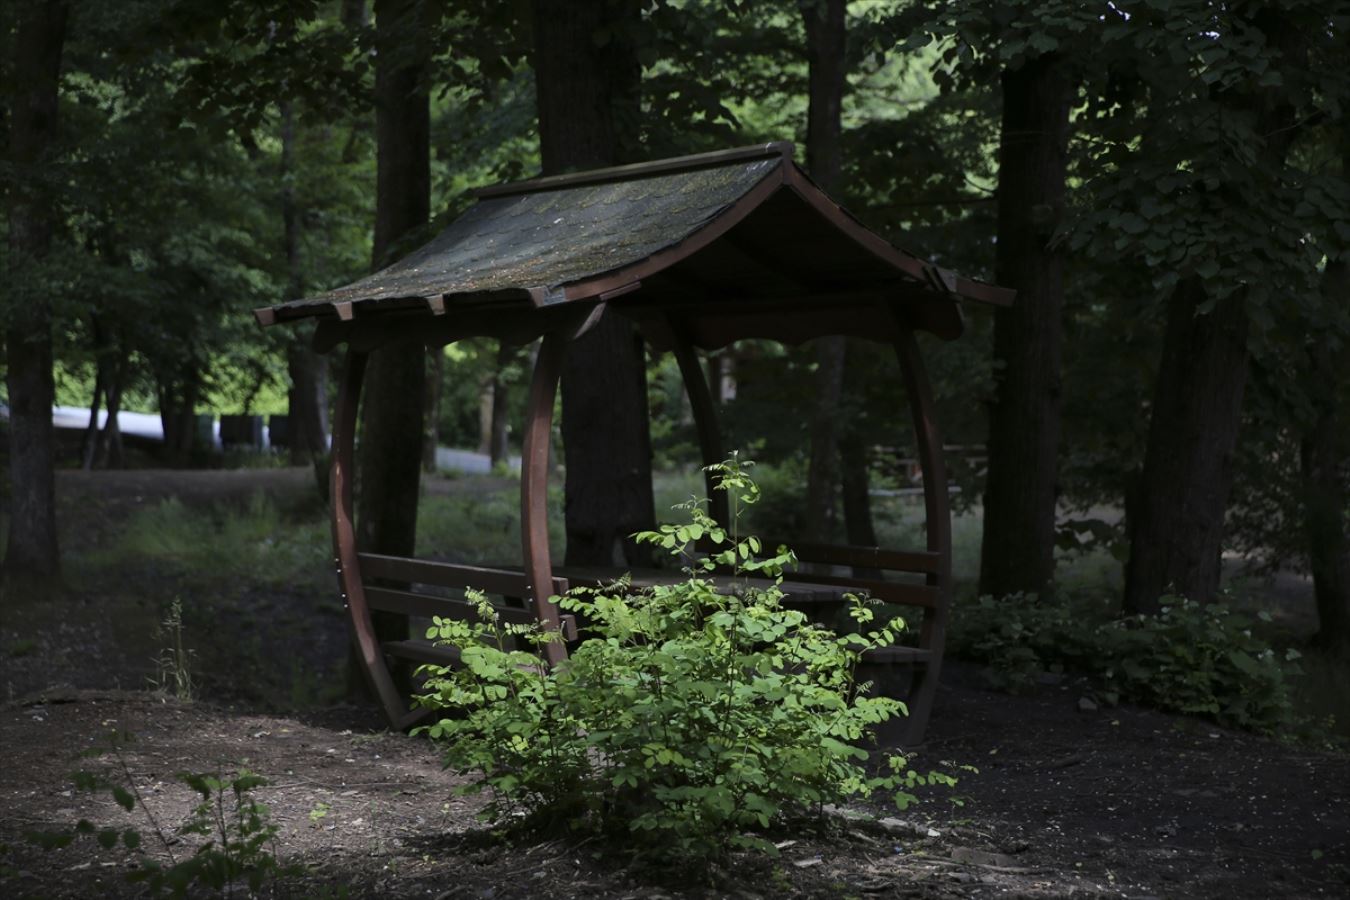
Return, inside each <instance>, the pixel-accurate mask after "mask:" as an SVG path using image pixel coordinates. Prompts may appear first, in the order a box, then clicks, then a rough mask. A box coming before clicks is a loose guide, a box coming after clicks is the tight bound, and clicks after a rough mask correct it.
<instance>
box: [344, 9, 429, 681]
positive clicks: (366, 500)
mask: <svg viewBox="0 0 1350 900" xmlns="http://www.w3.org/2000/svg"><path fill="white" fill-rule="evenodd" d="M426 20H427V16H426V12H425V9H424V5H423V3H422V2H421V0H377V2H376V3H375V50H376V52H375V137H376V146H377V160H376V198H375V207H376V208H375V245H374V252H373V254H372V255H373V267H374V268H375V269H381V268H383V267H384V266H386V265H387V264H389V263H390V262H392V261H393V258H394V257H395V256H396V255H397V251H398V249H399V241H400V239H405V238H406V237H407V236H408V235H409V234H410V233H412V232H416V231H418V230H419V229H422V228H424V227H425V226H426V223H427V220H428V217H429V211H430V203H431V200H430V196H431V161H430V160H431V157H430V128H431V113H430V102H429V98H428V93H427V65H428V59H429V52H428V51H429V47H428V45H427V41H426V33H427V29H426V27H425V26H426V24H427V21H426ZM425 390H426V348H425V347H424V346H423V345H421V344H412V345H408V346H402V345H400V346H391V347H385V348H381V349H379V350H376V351H375V352H373V353H372V354H371V355H370V362H369V368H368V369H367V374H366V390H365V402H364V403H363V404H362V405H361V413H362V420H361V423H362V432H361V460H360V471H359V486H360V493H359V495H358V498H357V531H356V540H357V545H358V546H359V547H360V548H361V550H362V551H364V552H369V553H385V554H389V555H391V556H412V555H413V553H414V550H415V549H416V543H417V498H418V488H419V486H420V483H421V477H422V408H423V392H424V391H425ZM373 618H374V626H375V632H376V635H377V636H378V637H379V639H380V640H382V641H386V640H402V639H405V638H406V637H407V635H408V620H407V617H406V616H398V615H390V614H376V615H375V616H373ZM349 669H350V672H349V678H348V683H349V687H353V688H355V687H357V686H358V685H363V684H364V681H363V679H362V678H361V677H360V675H359V671H360V669H359V667H357V666H350V667H349ZM395 677H396V678H398V679H399V680H400V681H402V682H404V686H406V682H407V680H408V679H407V673H406V672H402V671H401V672H397V673H395Z"/></svg>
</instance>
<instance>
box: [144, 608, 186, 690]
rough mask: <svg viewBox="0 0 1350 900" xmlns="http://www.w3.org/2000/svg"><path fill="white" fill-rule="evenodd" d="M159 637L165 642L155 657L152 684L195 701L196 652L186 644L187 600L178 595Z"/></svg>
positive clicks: (160, 629)
mask: <svg viewBox="0 0 1350 900" xmlns="http://www.w3.org/2000/svg"><path fill="white" fill-rule="evenodd" d="M155 638H156V639H157V640H159V641H161V642H163V643H164V647H163V649H162V650H160V651H159V656H158V657H156V658H155V673H154V674H153V675H152V676H150V685H151V687H153V688H154V689H155V690H157V691H161V692H163V693H165V694H169V695H171V696H173V697H174V699H176V700H180V701H182V702H184V703H189V702H191V701H192V697H193V693H194V686H193V681H192V670H193V665H192V658H193V656H194V652H193V651H192V650H191V649H189V648H188V647H187V646H186V645H185V644H184V643H183V601H182V600H181V599H179V598H177V597H175V598H174V599H173V602H172V603H171V604H169V611H168V613H167V614H166V615H165V616H164V618H163V619H162V620H161V621H160V623H159V627H158V628H156V629H155Z"/></svg>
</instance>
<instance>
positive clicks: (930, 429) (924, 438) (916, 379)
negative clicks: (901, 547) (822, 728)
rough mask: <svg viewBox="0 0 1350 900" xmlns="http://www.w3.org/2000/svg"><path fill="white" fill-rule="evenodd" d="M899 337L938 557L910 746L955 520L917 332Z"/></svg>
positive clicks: (929, 694)
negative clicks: (933, 600)
mask: <svg viewBox="0 0 1350 900" xmlns="http://www.w3.org/2000/svg"><path fill="white" fill-rule="evenodd" d="M897 324H898V325H899V328H900V334H899V337H898V338H897V339H896V341H895V355H896V357H897V358H898V359H899V361H900V372H901V374H902V375H903V376H904V379H905V393H907V394H908V395H909V408H910V412H911V413H912V415H913V417H914V435H915V439H916V441H917V444H918V454H919V466H920V468H921V469H922V470H923V506H924V514H925V517H926V519H927V521H926V522H925V526H924V531H925V532H926V534H927V537H928V549H929V551H931V552H933V553H936V554H937V555H938V565H937V571H936V572H930V573H929V574H928V576H927V581H928V584H929V585H930V586H932V587H935V588H937V592H938V596H937V603H936V604H935V605H934V607H933V608H932V609H930V610H926V611H925V613H924V619H923V626H922V630H921V631H920V635H919V641H920V644H921V646H923V647H925V648H928V649H929V650H931V652H932V656H931V658H930V660H929V662H928V665H927V666H924V667H922V668H916V670H915V673H914V678H915V679H916V681H915V683H914V685H913V687H912V688H911V691H910V697H911V700H910V706H909V721H908V725H907V729H906V734H907V736H906V739H905V743H906V744H915V743H918V742H919V741H920V740H921V739H922V735H923V733H924V730H925V729H926V728H927V726H928V716H929V714H930V713H931V712H932V711H933V698H934V696H935V694H936V692H937V682H938V674H939V672H940V670H941V668H942V647H943V641H944V640H945V638H946V631H947V615H948V611H949V609H950V607H951V600H952V519H951V508H950V503H949V500H948V497H947V466H946V464H945V462H944V461H943V459H942V436H941V434H940V433H939V431H938V426H937V419H936V416H935V411H934V408H933V391H932V388H931V387H930V385H929V383H928V375H927V373H926V372H925V371H924V367H923V358H922V357H921V356H920V355H919V345H918V343H917V342H916V341H915V340H914V332H913V331H912V330H911V329H910V328H909V326H908V325H906V324H905V323H903V322H899V323H897Z"/></svg>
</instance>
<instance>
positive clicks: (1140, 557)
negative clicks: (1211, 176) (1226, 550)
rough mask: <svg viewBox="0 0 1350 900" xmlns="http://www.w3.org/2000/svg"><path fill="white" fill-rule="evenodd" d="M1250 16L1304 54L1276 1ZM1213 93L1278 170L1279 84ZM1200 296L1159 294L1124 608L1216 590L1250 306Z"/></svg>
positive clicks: (1194, 287)
mask: <svg viewBox="0 0 1350 900" xmlns="http://www.w3.org/2000/svg"><path fill="white" fill-rule="evenodd" d="M1253 24H1254V25H1256V26H1257V28H1259V29H1260V30H1262V31H1264V32H1265V35H1266V38H1267V40H1268V41H1269V42H1270V43H1271V44H1272V45H1274V46H1276V47H1279V48H1280V50H1281V52H1282V53H1284V54H1287V55H1292V54H1297V53H1306V49H1304V48H1302V45H1301V43H1300V41H1299V36H1298V34H1297V32H1296V30H1295V29H1294V27H1293V25H1292V24H1291V23H1290V22H1289V21H1288V20H1287V18H1286V17H1285V16H1284V15H1283V14H1282V13H1281V12H1280V11H1279V10H1277V9H1276V8H1274V7H1263V8H1261V9H1260V10H1258V11H1257V13H1256V15H1255V16H1254V18H1253ZM1215 100H1216V101H1217V102H1218V103H1220V104H1222V105H1224V106H1227V107H1229V108H1230V109H1233V110H1235V111H1239V112H1243V113H1246V112H1252V113H1254V115H1255V122H1254V132H1255V133H1256V134H1257V135H1261V136H1262V137H1263V138H1264V139H1265V145H1264V146H1263V147H1262V148H1261V151H1260V156H1259V160H1260V164H1261V166H1262V167H1263V168H1265V170H1266V171H1271V172H1278V171H1279V170H1280V169H1281V168H1283V166H1284V160H1285V156H1286V155H1287V153H1288V151H1289V145H1290V142H1291V141H1292V139H1293V135H1294V127H1293V125H1294V109H1293V107H1292V106H1291V105H1290V104H1289V102H1288V99H1287V96H1286V95H1285V93H1284V90H1283V88H1282V87H1280V86H1275V87H1266V88H1259V87H1252V86H1249V85H1244V86H1239V87H1235V88H1229V89H1227V91H1226V92H1225V93H1222V94H1218V95H1216V97H1215ZM1226 189H1227V190H1234V188H1226ZM1206 299H1207V298H1206V293H1205V288H1204V284H1203V283H1202V282H1201V281H1200V280H1199V278H1198V277H1196V276H1190V277H1187V278H1184V279H1183V280H1182V281H1181V282H1180V283H1179V284H1178V285H1177V287H1176V289H1175V290H1174V292H1173V294H1172V296H1171V298H1169V301H1168V315H1167V331H1166V335H1165V337H1164V339H1163V356H1162V362H1161V364H1160V365H1159V368H1158V378H1157V384H1156V388H1155V391H1154V397H1153V408H1152V414H1151V416H1150V417H1149V430H1148V444H1147V448H1146V450H1145V457H1144V470H1143V473H1142V476H1141V479H1140V481H1139V486H1138V488H1137V490H1135V491H1134V492H1133V496H1132V497H1130V498H1127V505H1126V518H1127V523H1126V527H1127V531H1128V534H1129V540H1130V556H1129V559H1128V560H1127V562H1126V565H1125V597H1124V609H1125V611H1126V612H1127V613H1156V612H1157V611H1158V610H1159V608H1160V605H1161V604H1160V603H1159V602H1158V601H1159V597H1160V596H1162V595H1163V594H1165V593H1168V592H1173V593H1176V594H1179V595H1181V596H1184V597H1187V598H1189V599H1192V600H1198V601H1201V602H1206V601H1209V600H1211V599H1213V597H1214V596H1215V594H1217V593H1218V590H1219V579H1220V576H1221V575H1222V558H1221V555H1222V552H1223V526H1224V514H1225V512H1226V511H1227V506H1228V493H1229V489H1230V488H1231V487H1232V481H1233V465H1232V461H1233V452H1234V449H1235V447H1236V444H1237V435H1238V426H1239V423H1240V419H1241V414H1242V398H1243V394H1244V392H1245V390H1246V385H1247V374H1248V369H1249V363H1250V359H1249V356H1248V350H1247V333H1248V326H1249V312H1248V309H1247V303H1248V297H1247V293H1246V291H1241V290H1239V291H1235V292H1234V293H1232V294H1229V295H1228V296H1226V297H1224V298H1222V299H1220V300H1218V301H1217V302H1216V303H1214V304H1213V307H1212V309H1210V310H1209V311H1208V312H1202V311H1201V310H1202V305H1203V304H1205V302H1206Z"/></svg>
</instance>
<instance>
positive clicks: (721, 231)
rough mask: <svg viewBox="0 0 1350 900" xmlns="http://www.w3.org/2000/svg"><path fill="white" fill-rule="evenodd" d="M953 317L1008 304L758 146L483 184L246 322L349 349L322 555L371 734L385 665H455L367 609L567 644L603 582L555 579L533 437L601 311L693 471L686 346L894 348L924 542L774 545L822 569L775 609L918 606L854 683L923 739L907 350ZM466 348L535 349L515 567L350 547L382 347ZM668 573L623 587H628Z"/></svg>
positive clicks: (643, 575)
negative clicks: (370, 364) (362, 402)
mask: <svg viewBox="0 0 1350 900" xmlns="http://www.w3.org/2000/svg"><path fill="white" fill-rule="evenodd" d="M963 300H969V301H976V302H983V303H992V304H1007V303H1010V302H1011V301H1012V292H1010V291H1007V290H1004V289H1002V288H999V287H996V286H994V285H990V284H985V283H982V282H978V281H973V280H971V279H967V278H964V277H962V276H960V275H957V274H955V273H953V272H951V271H948V270H946V269H943V268H941V267H939V266H936V265H933V264H932V263H929V262H925V261H924V260H922V259H919V258H917V257H915V256H913V255H911V254H908V253H906V252H904V251H902V250H899V249H897V248H896V247H893V246H892V245H891V244H889V243H888V242H886V241H885V240H884V239H882V238H881V237H879V236H877V235H876V234H874V233H872V232H870V231H868V230H867V229H866V228H864V227H863V226H862V225H861V224H859V223H858V222H857V221H856V220H854V219H853V218H852V217H850V216H849V215H848V214H847V213H846V212H844V211H843V210H842V209H841V208H840V207H838V206H837V205H835V204H834V203H833V202H832V201H831V200H830V199H829V198H828V197H827V196H825V194H824V193H822V192H821V191H820V189H819V188H817V187H816V186H815V185H814V184H813V183H812V182H811V181H810V179H809V178H808V177H807V176H806V175H805V173H804V172H803V171H802V170H801V169H800V168H799V167H798V166H797V165H796V164H795V163H794V162H793V159H792V146H791V145H790V144H765V145H760V146H756V147H750V148H744V149H739V150H730V151H724V152H720V153H710V154H702V155H698V156H689V157H682V158H679V159H671V160H663V161H659V162H653V163H647V164H642V165H633V166H619V167H616V168H610V169H601V170H597V171H592V172H582V173H578V174H575V175H562V176H555V177H548V178H537V179H533V180H530V181H525V182H519V183H515V184H506V185H499V186H495V187H490V188H485V189H482V190H480V191H478V192H477V203H476V204H475V205H474V206H473V207H471V208H470V209H469V210H468V211H467V212H465V213H464V215H462V216H461V217H460V218H459V219H457V220H456V221H455V222H453V223H452V224H451V225H450V226H449V227H448V228H447V229H445V231H443V232H442V233H441V234H440V235H439V236H437V237H436V238H435V239H433V240H432V241H431V242H430V243H428V244H427V245H426V246H424V247H422V248H421V249H419V250H416V251H414V252H413V253H411V254H410V255H409V256H407V257H406V258H404V259H402V260H400V261H399V262H397V263H395V264H393V265H392V266H390V267H388V268H387V269H384V270H383V271H381V272H377V273H375V274H374V275H371V276H369V277H366V278H363V279H361V280H359V281H357V282H354V283H353V284H350V285H347V286H345V287H341V288H338V289H336V290H333V291H329V292H328V293H326V294H322V295H320V296H317V297H314V298H311V299H306V300H299V301H294V302H291V303H285V304H282V305H279V306H273V307H267V308H263V309H259V310H256V311H255V315H256V317H257V319H258V321H259V322H260V323H261V324H262V325H264V326H268V325H272V324H274V323H280V322H293V321H299V320H303V319H315V320H317V326H316V330H315V338H314V341H315V346H316V348H317V349H318V350H320V351H327V350H330V349H332V348H334V347H336V346H337V345H339V344H346V346H347V356H346V363H345V369H344V374H343V376H342V382H341V388H340V391H339V396H338V404H337V412H336V415H335V417H334V434H333V469H332V479H333V485H332V487H333V489H332V497H333V541H334V558H335V562H336V566H337V572H338V580H339V586H340V590H341V592H342V596H343V599H344V600H345V601H346V604H347V610H348V614H349V616H350V618H351V624H352V634H353V639H354V641H355V644H356V647H357V649H358V651H359V656H360V659H361V661H362V664H363V666H364V668H365V671H366V674H367V676H368V677H369V680H370V684H371V686H372V688H373V689H374V691H375V693H376V695H377V696H378V698H379V700H380V702H381V704H382V705H383V707H384V710H385V712H386V714H387V716H388V718H389V721H390V723H391V724H392V725H393V726H395V727H400V728H401V727H406V726H408V725H410V724H412V723H413V722H415V721H416V720H417V717H418V715H417V711H416V710H414V711H412V712H410V711H409V707H408V704H407V700H406V698H405V697H404V696H403V695H402V694H401V693H400V691H399V689H398V687H397V685H396V682H395V680H394V678H393V677H392V675H391V671H390V666H391V663H392V662H396V661H398V660H411V661H418V662H440V663H453V662H454V661H455V654H454V652H453V651H448V650H446V649H444V648H436V647H433V646H431V645H430V644H428V643H426V642H423V641H393V642H386V643H381V642H380V641H379V640H378V639H377V636H376V632H375V629H374V626H373V622H372V614H373V613H380V612H383V613H395V614H401V615H410V616H429V615H440V616H469V615H472V614H473V610H472V608H471V607H470V605H469V604H467V603H466V602H464V601H463V600H462V599H455V598H453V597H448V596H443V595H441V594H439V593H437V591H439V590H444V589H449V590H462V589H463V588H465V587H472V588H477V589H479V590H482V591H484V592H486V593H489V594H493V595H496V596H498V597H501V598H504V599H505V600H506V601H507V602H505V603H504V604H503V606H502V609H503V617H504V618H506V619H507V620H509V621H539V622H541V623H542V624H543V625H544V626H545V627H548V628H554V629H561V630H563V632H564V634H565V635H566V636H567V637H568V638H575V637H576V623H575V622H573V621H572V620H571V618H570V617H568V616H562V615H560V614H559V612H558V609H557V607H556V605H555V604H554V603H553V602H551V601H550V599H549V598H550V597H552V596H554V595H557V594H560V593H562V592H564V591H566V589H567V587H568V585H569V584H574V585H575V584H587V583H589V584H596V583H602V582H603V581H605V580H612V579H613V578H614V577H615V576H616V575H618V574H620V573H619V571H618V570H583V569H568V568H561V567H558V568H555V567H554V565H553V563H552V560H551V558H550V553H549V546H548V529H547V514H548V510H547V482H548V472H549V435H550V430H551V428H552V419H553V407H554V400H555V397H556V393H557V387H558V380H559V375H560V372H561V367H562V361H563V357H564V354H565V353H566V351H567V346H568V343H569V342H570V341H572V340H574V339H575V338H577V337H579V336H580V335H582V334H584V333H585V332H586V331H587V330H588V329H589V328H591V327H592V326H593V325H594V324H595V323H596V322H597V321H599V320H600V317H601V316H605V315H620V316H626V317H628V318H630V319H631V320H632V321H634V322H635V323H636V324H637V326H638V327H639V329H640V330H641V332H642V334H643V336H644V337H645V339H646V340H647V342H648V344H649V346H650V347H651V348H653V349H654V350H656V351H668V352H671V353H673V354H674V355H675V358H676V360H677V362H678V364H679V368H680V371H681V374H682V375H683V377H684V380H685V386H686V389H687V391H688V395H689V400H690V406H691V408H692V410H693V414H694V421H695V425H696V427H697V429H698V435H699V446H700V452H701V455H702V458H703V462H704V464H705V465H707V464H711V463H715V462H720V461H721V460H722V459H723V458H724V453H723V448H722V444H721V438H720V433H719V429H718V427H717V421H716V408H715V405H714V404H713V402H712V399H711V394H710V391H709V388H708V384H707V382H706V381H705V379H704V375H703V367H702V366H701V365H700V361H699V358H698V354H697V350H698V349H705V350H712V349H717V348H721V347H725V346H727V345H728V344H730V343H733V342H735V341H738V340H742V339H749V338H759V339H771V340H777V341H781V342H784V343H790V344H798V343H801V342H804V341H808V340H811V339H814V338H818V337H822V336H826V335H845V336H850V337H855V338H860V339H865V340H871V341H878V342H882V343H886V344H890V345H891V346H892V347H893V348H894V350H895V353H896V359H897V362H898V364H899V369H900V374H901V377H902V378H903V381H904V384H905V389H906V395H907V397H908V401H909V407H910V415H911V417H912V421H913V424H914V429H915V436H916V443H917V447H918V459H919V463H920V466H921V468H922V471H923V496H924V513H925V530H926V535H927V537H926V542H925V547H924V549H922V550H918V551H900V550H886V549H879V548H874V547H867V548H863V547H835V546H829V545H821V544H812V543H803V542H800V541H795V540H792V539H791V538H790V537H788V538H787V539H785V541H784V542H785V543H787V544H788V545H789V546H791V547H793V549H794V550H795V551H796V552H797V555H798V557H799V558H800V559H801V560H803V561H805V562H809V563H815V564H819V565H820V566H824V567H826V568H823V569H821V568H817V569H815V570H812V571H808V570H803V571H800V572H796V573H792V574H791V575H790V576H789V578H788V581H787V582H786V584H785V590H786V593H787V595H788V600H787V602H789V603H793V604H797V605H800V606H801V607H802V608H805V609H809V610H811V611H812V613H813V614H814V615H816V616H818V617H821V618H823V619H829V618H830V617H831V616H832V615H833V614H834V613H836V612H837V611H838V610H839V608H840V606H841V604H842V603H843V602H844V601H843V595H844V594H845V593H848V592H855V593H857V592H867V593H868V594H870V595H871V596H873V597H876V598H878V599H880V600H883V601H886V602H888V603H894V604H898V605H901V606H905V607H913V608H917V609H918V610H919V611H920V613H919V616H918V621H919V622H920V625H919V628H918V629H917V642H916V644H915V645H914V646H897V647H893V648H884V649H881V650H877V651H873V652H871V653H869V654H868V656H867V658H866V659H865V660H864V662H865V664H866V666H867V668H868V669H869V671H868V673H867V675H868V677H873V678H875V679H876V682H877V684H878V685H879V686H880V688H881V689H882V690H885V691H887V692H888V693H893V694H894V695H896V696H899V697H901V698H902V699H905V700H906V701H907V702H908V704H909V707H910V715H909V717H908V718H907V720H905V721H904V722H903V723H901V724H902V726H903V733H898V734H895V735H893V736H892V737H894V738H896V739H898V740H900V741H902V742H904V743H907V744H916V743H919V742H921V741H922V739H923V734H924V730H925V727H926V725H927V721H928V716H929V713H930V711H931V709H932V705H933V698H934V693H935V690H936V685H937V678H938V674H939V671H940V668H941V663H942V648H943V635H944V630H945V627H946V621H947V615H948V611H949V607H950V603H951V580H952V572H951V522H950V513H949V510H948V499H947V490H948V488H947V478H946V473H945V469H944V466H943V460H942V441H941V439H940V437H939V434H938V428H937V424H936V421H935V419H934V410H933V400H932V395H931V391H930V388H929V385H928V382H927V378H926V376H925V374H924V370H923V364H922V360H921V358H920V355H919V352H918V347H917V343H916V341H915V336H914V335H915V332H916V331H928V332H930V333H932V334H934V335H936V336H938V337H939V338H942V339H945V340H951V339H954V338H956V337H958V336H959V335H960V334H961V332H962V329H963V319H962V315H961V310H960V303H961V301H963ZM477 336H483V337H495V338H498V339H501V340H505V341H511V342H519V343H525V342H528V341H533V340H536V339H539V340H541V343H540V346H539V352H538V354H537V357H536V362H535V366H534V372H533V375H532V380H531V387H530V395H529V400H528V406H527V413H526V429H525V437H524V448H523V453H522V459H523V465H522V474H521V534H522V556H523V565H522V566H521V567H520V568H513V567H510V566H505V567H501V568H482V567H474V566H459V565H451V564H447V563H439V562H430V561H425V560H415V559H401V558H395V557H389V556H380V555H376V554H370V553H361V552H359V551H358V548H357V546H356V539H355V530H354V527H353V521H352V477H353V472H354V468H353V455H354V452H355V433H356V422H357V402H358V398H359V394H360V389H361V383H362V377H363V374H364V371H365V362H366V358H367V355H368V354H369V353H370V352H371V351H372V350H375V349H377V348H380V347H385V346H389V345H394V344H399V343H404V344H409V345H428V346H439V345H442V344H445V343H449V342H452V341H456V340H460V339H462V338H468V337H477ZM709 498H710V501H711V511H712V513H713V515H714V517H716V518H720V519H721V520H723V521H725V518H726V510H725V508H724V506H723V505H722V504H720V503H719V501H723V500H724V499H725V495H722V494H720V493H717V494H714V493H712V492H711V491H710V492H709ZM839 567H847V568H848V569H849V570H850V574H847V575H845V574H839V573H838V572H837V571H836V570H837V569H838V568H839ZM884 573H900V574H901V575H902V576H903V577H906V578H908V580H897V579H895V578H886V577H883V576H884ZM668 577H671V574H670V573H661V572H637V573H634V581H635V583H637V584H642V583H644V582H646V581H651V580H654V579H659V578H668ZM908 618H910V619H914V618H915V617H914V616H912V615H911V616H908ZM566 652H567V651H566V644H565V643H563V642H554V643H551V644H549V645H548V648H547V650H546V653H545V655H546V656H547V658H548V661H549V662H550V663H553V664H556V663H558V662H561V661H562V660H563V659H565V656H566ZM904 673H908V674H909V676H910V677H908V678H905V677H903V674H904Z"/></svg>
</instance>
